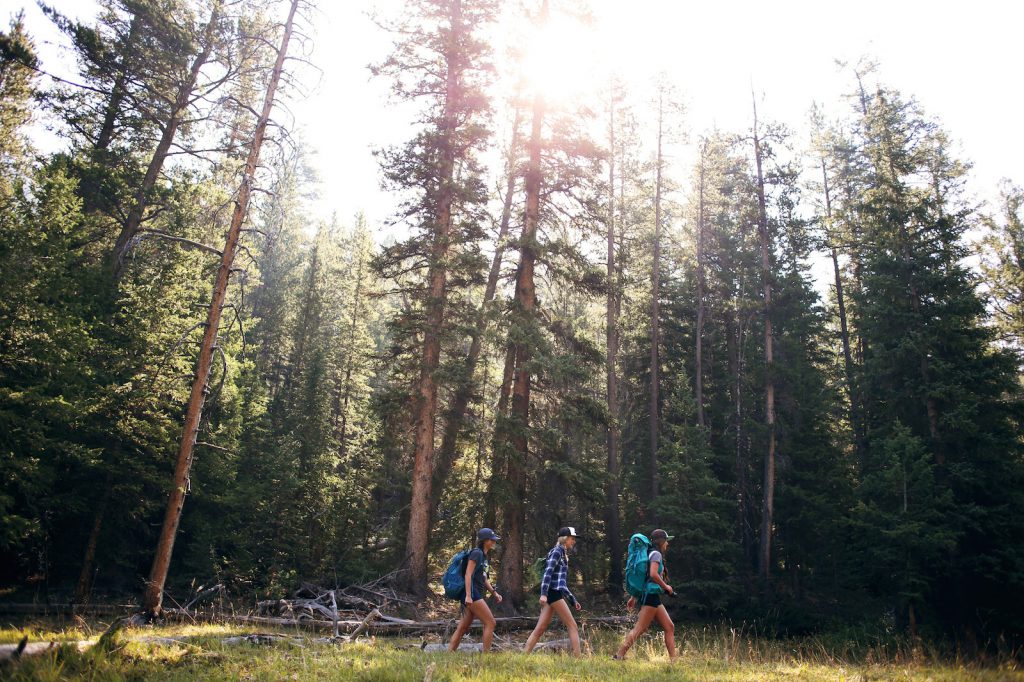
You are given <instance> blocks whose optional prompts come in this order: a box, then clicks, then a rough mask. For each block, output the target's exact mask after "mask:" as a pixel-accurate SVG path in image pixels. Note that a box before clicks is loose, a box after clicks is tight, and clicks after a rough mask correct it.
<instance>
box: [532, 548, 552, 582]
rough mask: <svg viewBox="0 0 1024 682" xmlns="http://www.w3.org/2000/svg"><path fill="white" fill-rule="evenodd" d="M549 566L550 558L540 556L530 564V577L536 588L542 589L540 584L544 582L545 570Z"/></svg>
mask: <svg viewBox="0 0 1024 682" xmlns="http://www.w3.org/2000/svg"><path fill="white" fill-rule="evenodd" d="M547 565H548V558H547V557H546V556H539V557H537V558H536V559H534V560H533V563H532V564H530V576H531V577H532V578H533V584H534V585H535V586H536V587H540V584H541V583H542V582H544V569H545V568H547Z"/></svg>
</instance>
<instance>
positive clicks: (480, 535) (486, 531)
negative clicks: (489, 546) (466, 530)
mask: <svg viewBox="0 0 1024 682" xmlns="http://www.w3.org/2000/svg"><path fill="white" fill-rule="evenodd" d="M476 539H477V540H479V541H480V542H483V541H484V540H494V541H495V542H500V541H501V538H500V537H498V534H497V533H495V532H494V531H493V530H491V529H490V528H481V529H480V530H479V532H477V534H476Z"/></svg>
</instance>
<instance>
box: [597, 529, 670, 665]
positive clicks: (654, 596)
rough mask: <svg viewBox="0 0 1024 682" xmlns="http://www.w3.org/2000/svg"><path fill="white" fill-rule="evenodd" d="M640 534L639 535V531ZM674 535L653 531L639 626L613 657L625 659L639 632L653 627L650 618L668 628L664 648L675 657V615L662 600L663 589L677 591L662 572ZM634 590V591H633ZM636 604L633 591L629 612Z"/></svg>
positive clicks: (660, 530)
mask: <svg viewBox="0 0 1024 682" xmlns="http://www.w3.org/2000/svg"><path fill="white" fill-rule="evenodd" d="M638 535H639V534H638ZM638 535H634V536H633V538H632V539H630V547H631V549H630V552H631V553H632V551H633V550H632V547H633V539H636V538H637V537H638ZM639 537H640V539H642V540H643V542H645V543H646V538H643V536H642V535H639ZM673 537H674V536H672V535H669V534H668V533H666V532H665V531H664V530H662V529H661V528H659V529H657V530H655V531H654V532H653V533H651V540H650V541H651V543H652V544H653V545H654V548H650V549H648V553H647V563H648V566H649V568H648V569H647V576H646V579H645V580H644V581H643V586H642V589H641V590H640V598H639V602H640V614H639V616H637V619H636V625H634V626H633V629H632V630H630V631H629V633H628V634H627V635H626V638H625V639H623V640H622V646H620V647H619V650H618V652H616V654H615V655H614V656H612V658H615V659H621V658H625V656H626V652H627V651H629V648H630V647H631V646H633V644H634V643H635V642H636V640H637V638H638V637H640V635H642V634H644V633H645V632H647V628H649V627H650V626H651V621H653V620H657V621H658V625H660V626H661V629H662V630H664V631H665V648H666V649H667V650H668V657H669V659H671V660H673V661H674V660H676V642H675V630H676V626H675V624H674V623H673V622H672V618H671V617H670V616H669V615H668V610H667V609H666V608H665V605H664V604H662V603H661V597H660V596H659V595H660V593H661V592H666V593H668V594H669V595H672V596H674V595H675V590H673V589H672V586H671V585H669V584H668V583H667V582H665V580H664V578H663V575H664V574H665V552H666V550H668V542H669V540H671V539H672V538H673ZM629 568H630V567H629V566H628V565H627V567H626V573H627V576H626V581H627V583H626V584H627V587H629V575H628V574H629V572H630V571H629ZM631 592H632V590H631ZM636 604H637V597H636V596H635V595H633V594H631V595H630V597H629V601H628V602H627V603H626V608H627V609H629V610H630V611H632V610H633V607H634V606H636Z"/></svg>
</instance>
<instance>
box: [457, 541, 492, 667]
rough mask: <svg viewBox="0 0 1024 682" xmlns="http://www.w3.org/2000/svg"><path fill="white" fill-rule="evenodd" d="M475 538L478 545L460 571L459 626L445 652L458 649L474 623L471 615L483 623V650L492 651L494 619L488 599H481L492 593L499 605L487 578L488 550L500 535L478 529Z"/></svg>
mask: <svg viewBox="0 0 1024 682" xmlns="http://www.w3.org/2000/svg"><path fill="white" fill-rule="evenodd" d="M476 539H477V542H478V544H477V546H476V547H475V548H474V549H473V550H472V551H471V552H470V553H469V555H468V556H467V557H466V568H465V569H464V570H463V571H462V574H463V575H464V576H465V583H466V586H465V591H466V592H465V598H464V599H463V604H462V617H461V618H460V619H459V626H458V627H457V628H455V634H454V635H452V641H451V642H449V643H448V651H455V650H456V649H458V648H459V642H460V641H462V636H463V635H465V634H466V632H467V631H468V630H469V626H470V625H472V624H473V619H474V618H478V619H479V620H480V622H481V623H482V624H483V626H484V636H483V650H484V651H485V652H487V651H490V650H491V640H492V639H493V638H494V627H495V625H497V622H496V621H495V620H494V616H493V615H492V614H491V609H490V607H489V606H487V602H485V601H484V593H485V592H490V593H491V594H493V595H494V596H495V598H496V599H497V600H498V603H499V604H500V603H501V595H500V594H498V592H497V591H496V590H495V589H494V588H493V587H492V586H491V581H490V580H488V579H487V553H488V552H490V551H491V550H492V549H494V546H495V545H497V544H498V542H499V541H500V540H501V538H500V537H498V534H497V533H495V532H494V531H493V530H491V529H490V528H481V529H480V531H479V532H478V533H477V534H476Z"/></svg>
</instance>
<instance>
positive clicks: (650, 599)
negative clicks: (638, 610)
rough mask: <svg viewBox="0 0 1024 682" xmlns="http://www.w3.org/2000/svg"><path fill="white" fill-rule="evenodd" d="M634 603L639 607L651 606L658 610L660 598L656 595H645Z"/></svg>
mask: <svg viewBox="0 0 1024 682" xmlns="http://www.w3.org/2000/svg"><path fill="white" fill-rule="evenodd" d="M636 603H637V604H639V605H640V606H653V607H654V608H658V607H659V606H661V596H660V595H657V594H645V595H644V596H642V597H640V598H639V599H637V600H636Z"/></svg>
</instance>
